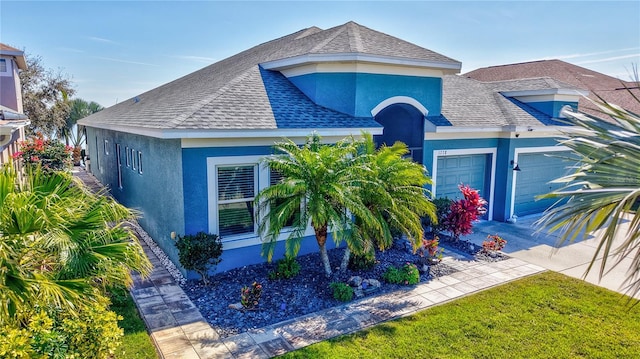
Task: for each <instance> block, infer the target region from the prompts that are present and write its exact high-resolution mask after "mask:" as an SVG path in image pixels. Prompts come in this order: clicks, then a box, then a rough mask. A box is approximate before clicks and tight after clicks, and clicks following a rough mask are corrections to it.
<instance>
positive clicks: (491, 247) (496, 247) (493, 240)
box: [482, 234, 507, 253]
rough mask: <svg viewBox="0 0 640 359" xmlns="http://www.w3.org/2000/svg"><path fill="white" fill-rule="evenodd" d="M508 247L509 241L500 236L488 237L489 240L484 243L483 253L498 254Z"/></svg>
mask: <svg viewBox="0 0 640 359" xmlns="http://www.w3.org/2000/svg"><path fill="white" fill-rule="evenodd" d="M506 245H507V241H506V240H504V239H502V237H500V236H499V235H497V234H494V235H488V236H487V240H486V241H483V242H482V251H484V252H485V253H492V252H497V251H501V250H502V249H503V248H504V246H506Z"/></svg>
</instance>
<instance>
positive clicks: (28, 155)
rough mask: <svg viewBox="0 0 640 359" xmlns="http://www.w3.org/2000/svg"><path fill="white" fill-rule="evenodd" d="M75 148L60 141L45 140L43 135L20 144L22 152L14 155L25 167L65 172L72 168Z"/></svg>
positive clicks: (48, 171)
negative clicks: (39, 167)
mask: <svg viewBox="0 0 640 359" xmlns="http://www.w3.org/2000/svg"><path fill="white" fill-rule="evenodd" d="M72 153H73V148H71V147H69V146H65V144H64V143H62V142H60V141H58V140H50V139H44V138H43V136H42V134H37V135H36V137H35V138H31V139H29V140H27V141H23V142H21V143H20V151H19V152H16V153H14V154H13V157H14V158H16V159H20V160H22V163H23V164H24V165H25V166H38V165H40V166H41V167H42V171H43V172H45V173H50V172H51V171H64V170H68V169H70V168H71V165H72V164H73V163H72V159H71V155H72Z"/></svg>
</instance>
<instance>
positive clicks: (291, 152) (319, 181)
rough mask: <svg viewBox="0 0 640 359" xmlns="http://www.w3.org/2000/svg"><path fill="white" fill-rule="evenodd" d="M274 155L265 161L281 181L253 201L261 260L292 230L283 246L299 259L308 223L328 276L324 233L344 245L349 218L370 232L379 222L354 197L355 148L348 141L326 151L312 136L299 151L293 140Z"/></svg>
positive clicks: (280, 147)
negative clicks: (364, 225)
mask: <svg viewBox="0 0 640 359" xmlns="http://www.w3.org/2000/svg"><path fill="white" fill-rule="evenodd" d="M274 147H275V150H276V151H277V153H279V154H278V155H275V156H273V157H268V158H266V159H265V162H266V163H267V164H268V166H269V168H271V169H272V170H275V171H277V172H279V173H280V174H281V175H282V178H283V179H282V181H280V183H277V184H275V185H273V186H270V187H267V188H265V189H264V190H262V191H261V192H260V193H259V194H258V196H256V199H255V203H256V207H257V211H256V216H257V222H258V231H259V233H260V234H261V235H262V236H263V237H264V242H263V255H266V256H267V258H268V260H271V258H272V257H273V252H274V249H275V244H276V240H277V238H278V236H279V235H280V232H281V231H282V229H283V228H285V227H287V226H289V225H291V232H290V233H289V235H288V237H287V239H286V242H285V247H286V253H287V255H288V256H295V255H297V253H298V251H299V250H300V241H301V240H302V239H303V237H304V232H305V230H306V228H307V226H308V225H309V223H311V226H312V227H313V230H314V232H315V238H316V241H317V243H318V248H319V252H320V257H321V259H322V263H323V266H324V270H325V273H326V275H327V276H331V275H332V273H333V272H332V270H331V264H330V262H329V257H328V255H327V248H326V241H327V237H328V233H329V231H330V230H331V231H332V232H333V238H334V240H335V241H336V243H339V242H340V241H341V240H348V239H350V238H351V237H350V236H347V235H346V230H347V229H349V228H350V227H351V226H353V220H352V218H353V216H355V217H357V218H359V220H360V221H362V222H363V223H367V224H369V225H370V226H372V227H376V226H377V221H376V220H375V218H374V217H373V216H372V214H371V212H370V211H369V210H368V208H367V207H366V206H365V205H364V203H363V202H362V200H361V199H360V197H359V196H358V189H357V182H356V181H355V177H356V176H357V175H358V171H356V169H357V168H358V167H357V166H355V164H356V155H357V153H356V146H355V145H354V143H353V141H352V140H350V139H345V140H343V141H339V142H338V143H337V144H335V145H333V146H330V145H324V144H322V143H321V142H320V136H318V135H317V134H313V135H311V136H309V137H308V138H307V141H306V143H305V144H304V145H303V146H301V147H299V146H298V145H297V144H296V143H294V142H293V141H291V140H284V141H281V142H277V143H276V144H275V146H274Z"/></svg>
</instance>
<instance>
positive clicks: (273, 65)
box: [260, 52, 462, 72]
mask: <svg viewBox="0 0 640 359" xmlns="http://www.w3.org/2000/svg"><path fill="white" fill-rule="evenodd" d="M317 62H372V63H382V64H392V65H404V66H417V67H428V68H436V69H444V70H455V71H456V72H460V69H461V68H462V63H461V62H440V61H427V60H418V59H407V58H400V57H392V56H380V55H369V54H362V53H358V52H350V53H341V54H306V55H300V56H294V57H289V58H286V59H279V60H274V61H268V62H264V63H262V64H260V65H261V66H262V67H263V68H264V69H267V70H276V71H280V70H283V69H286V68H289V67H294V66H298V65H303V64H308V63H317Z"/></svg>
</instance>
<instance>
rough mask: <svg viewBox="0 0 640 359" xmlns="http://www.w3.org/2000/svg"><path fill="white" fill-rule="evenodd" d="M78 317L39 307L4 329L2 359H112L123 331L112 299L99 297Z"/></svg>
mask: <svg viewBox="0 0 640 359" xmlns="http://www.w3.org/2000/svg"><path fill="white" fill-rule="evenodd" d="M96 298H97V300H96V301H95V302H93V303H92V304H91V305H81V306H78V307H77V311H76V313H71V312H70V311H68V310H64V311H63V310H60V309H56V308H52V307H47V308H43V307H36V308H32V309H30V310H29V311H28V312H23V313H21V315H20V316H21V318H22V320H21V321H14V322H8V323H7V324H6V325H5V326H3V327H0V332H1V333H3V339H2V340H0V358H7V357H8V358H100V359H102V358H104V359H106V358H112V357H113V355H114V353H115V350H116V349H117V348H118V346H119V345H120V342H121V339H122V336H123V331H122V329H120V328H119V327H118V319H121V318H119V317H118V315H117V314H115V313H114V312H112V311H110V310H109V309H108V306H109V299H107V298H106V297H102V296H97V297H96Z"/></svg>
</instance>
